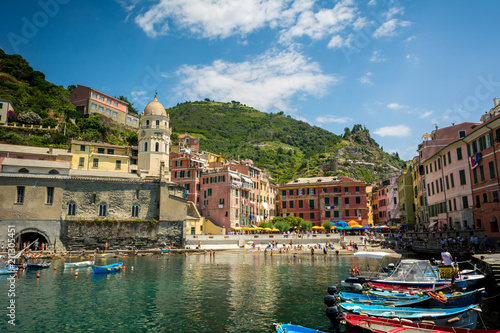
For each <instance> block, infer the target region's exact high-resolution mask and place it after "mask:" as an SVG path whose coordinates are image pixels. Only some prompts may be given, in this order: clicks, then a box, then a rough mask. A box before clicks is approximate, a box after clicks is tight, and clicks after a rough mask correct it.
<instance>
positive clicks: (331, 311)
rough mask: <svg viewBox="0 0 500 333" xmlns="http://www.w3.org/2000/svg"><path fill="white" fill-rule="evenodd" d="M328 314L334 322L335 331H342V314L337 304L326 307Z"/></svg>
mask: <svg viewBox="0 0 500 333" xmlns="http://www.w3.org/2000/svg"><path fill="white" fill-rule="evenodd" d="M326 316H327V317H328V319H330V321H331V322H332V325H333V329H334V331H335V332H340V327H339V321H338V319H339V316H340V311H339V309H338V308H337V307H336V306H329V307H328V308H327V309H326Z"/></svg>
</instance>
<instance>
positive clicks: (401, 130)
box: [373, 125, 411, 137]
mask: <svg viewBox="0 0 500 333" xmlns="http://www.w3.org/2000/svg"><path fill="white" fill-rule="evenodd" d="M373 133H375V134H377V135H380V136H381V137H385V136H396V137H405V136H409V135H410V134H411V129H410V128H409V127H408V126H406V125H396V126H385V127H380V128H377V129H376V130H375V131H374V132H373Z"/></svg>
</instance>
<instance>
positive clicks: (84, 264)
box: [64, 260, 94, 268]
mask: <svg viewBox="0 0 500 333" xmlns="http://www.w3.org/2000/svg"><path fill="white" fill-rule="evenodd" d="M93 264H94V262H93V261H90V260H88V261H79V262H65V263H64V268H81V267H89V266H92V265H93Z"/></svg>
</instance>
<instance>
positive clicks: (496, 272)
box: [490, 264, 500, 286]
mask: <svg viewBox="0 0 500 333" xmlns="http://www.w3.org/2000/svg"><path fill="white" fill-rule="evenodd" d="M490 267H491V272H492V274H493V280H495V282H496V284H497V285H499V286H500V264H490Z"/></svg>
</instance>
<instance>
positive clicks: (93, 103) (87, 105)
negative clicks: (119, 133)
mask: <svg viewBox="0 0 500 333" xmlns="http://www.w3.org/2000/svg"><path fill="white" fill-rule="evenodd" d="M70 99H71V103H73V105H74V106H76V109H77V110H78V111H80V113H81V114H82V115H83V116H84V117H85V116H89V115H92V114H101V115H103V116H106V117H108V118H110V119H111V120H113V121H115V122H117V123H119V124H122V125H126V126H130V127H132V128H136V129H137V128H139V117H138V116H136V115H133V114H130V113H129V112H128V105H127V104H126V103H125V102H122V101H120V100H119V99H117V98H114V97H111V96H109V95H106V94H104V93H102V92H100V91H97V90H95V89H92V88H90V87H86V86H81V85H78V86H77V87H76V88H75V89H73V91H72V92H71V94H70Z"/></svg>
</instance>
